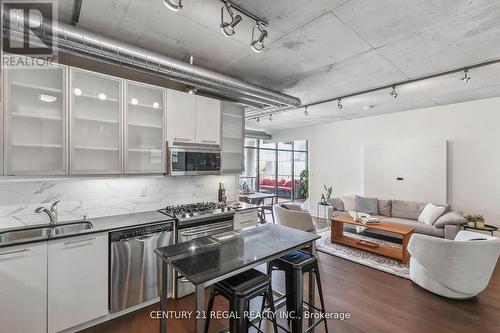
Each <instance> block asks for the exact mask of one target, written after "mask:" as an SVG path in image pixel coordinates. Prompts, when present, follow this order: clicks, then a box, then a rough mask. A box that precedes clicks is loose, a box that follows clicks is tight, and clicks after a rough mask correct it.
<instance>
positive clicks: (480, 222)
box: [464, 214, 484, 229]
mask: <svg viewBox="0 0 500 333" xmlns="http://www.w3.org/2000/svg"><path fill="white" fill-rule="evenodd" d="M464 217H465V219H466V220H467V225H469V227H474V228H476V229H484V217H483V215H481V214H467V215H465V216H464Z"/></svg>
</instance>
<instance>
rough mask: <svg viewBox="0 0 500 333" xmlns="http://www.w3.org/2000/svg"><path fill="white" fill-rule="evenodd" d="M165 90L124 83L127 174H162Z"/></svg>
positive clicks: (163, 170) (163, 168)
mask: <svg viewBox="0 0 500 333" xmlns="http://www.w3.org/2000/svg"><path fill="white" fill-rule="evenodd" d="M165 91H166V90H165V89H162V88H158V87H153V86H149V85H145V84H141V83H136V82H130V81H127V82H126V101H125V110H126V115H125V124H126V126H125V146H126V147H125V172H126V173H165V155H164V154H165V141H166V138H165Z"/></svg>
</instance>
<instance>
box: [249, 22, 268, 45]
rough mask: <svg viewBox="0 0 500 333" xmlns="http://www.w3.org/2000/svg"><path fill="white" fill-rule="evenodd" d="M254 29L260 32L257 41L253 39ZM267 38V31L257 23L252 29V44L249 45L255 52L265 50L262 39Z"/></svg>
mask: <svg viewBox="0 0 500 333" xmlns="http://www.w3.org/2000/svg"><path fill="white" fill-rule="evenodd" d="M255 29H258V30H259V31H260V35H259V37H258V38H257V39H255ZM267 36H268V33H267V30H265V29H264V28H263V27H262V24H261V23H260V22H257V24H256V25H255V26H254V27H253V29H252V42H251V43H250V46H251V47H252V50H254V51H255V52H261V51H262V50H264V49H265V48H266V47H265V46H264V39H265V38H266V37H267Z"/></svg>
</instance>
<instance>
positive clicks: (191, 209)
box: [158, 202, 235, 222]
mask: <svg viewBox="0 0 500 333" xmlns="http://www.w3.org/2000/svg"><path fill="white" fill-rule="evenodd" d="M158 211H159V212H160V213H163V214H166V215H168V216H171V217H174V218H176V219H177V220H178V221H179V222H183V221H191V220H194V219H197V220H198V219H206V220H210V219H217V218H219V217H222V216H225V215H229V216H230V215H234V213H235V212H234V210H232V209H231V208H229V207H228V206H227V205H226V204H225V203H215V202H198V203H194V204H188V205H177V206H167V207H166V208H164V209H160V210H158Z"/></svg>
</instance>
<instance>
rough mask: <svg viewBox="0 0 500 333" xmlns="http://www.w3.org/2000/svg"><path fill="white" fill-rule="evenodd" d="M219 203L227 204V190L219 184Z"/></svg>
mask: <svg viewBox="0 0 500 333" xmlns="http://www.w3.org/2000/svg"><path fill="white" fill-rule="evenodd" d="M217 198H218V201H219V202H224V203H225V202H226V200H227V197H226V189H225V188H224V184H222V183H219V193H218V195H217Z"/></svg>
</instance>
